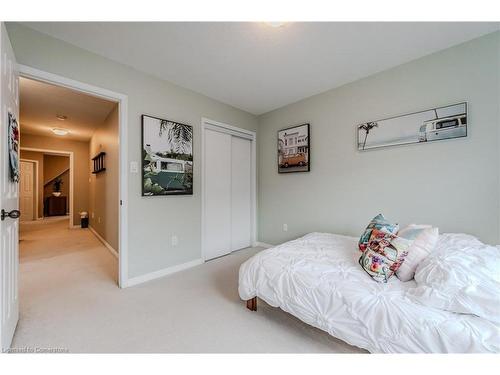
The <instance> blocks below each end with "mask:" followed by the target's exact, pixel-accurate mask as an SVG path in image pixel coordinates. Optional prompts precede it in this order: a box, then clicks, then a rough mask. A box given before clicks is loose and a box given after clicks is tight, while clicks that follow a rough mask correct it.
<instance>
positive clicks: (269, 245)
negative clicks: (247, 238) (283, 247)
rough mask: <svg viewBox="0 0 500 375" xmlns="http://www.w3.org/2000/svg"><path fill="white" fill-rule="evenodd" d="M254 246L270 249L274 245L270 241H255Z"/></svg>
mask: <svg viewBox="0 0 500 375" xmlns="http://www.w3.org/2000/svg"><path fill="white" fill-rule="evenodd" d="M253 246H254V247H265V248H266V249H269V248H270V247H274V245H271V244H268V243H265V242H258V241H257V242H255V243H254V245H253Z"/></svg>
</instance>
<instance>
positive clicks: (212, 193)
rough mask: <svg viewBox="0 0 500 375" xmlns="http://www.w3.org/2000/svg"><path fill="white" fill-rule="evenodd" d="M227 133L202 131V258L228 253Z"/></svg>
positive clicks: (229, 137) (228, 177)
mask: <svg viewBox="0 0 500 375" xmlns="http://www.w3.org/2000/svg"><path fill="white" fill-rule="evenodd" d="M231 138H232V137H231V135H229V134H225V133H220V132H217V131H213V130H208V129H207V130H206V132H205V158H204V163H205V166H204V170H205V197H204V198H205V244H204V245H205V249H204V252H205V259H207V260H208V259H212V258H216V257H219V256H222V255H225V254H228V253H230V252H231Z"/></svg>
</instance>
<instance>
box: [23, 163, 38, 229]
mask: <svg viewBox="0 0 500 375" xmlns="http://www.w3.org/2000/svg"><path fill="white" fill-rule="evenodd" d="M19 161H26V162H29V163H33V164H34V165H35V207H36V210H35V212H34V213H33V214H34V216H35V218H34V219H33V220H40V219H41V218H40V216H38V187H39V186H38V173H39V170H38V160H31V159H19Z"/></svg>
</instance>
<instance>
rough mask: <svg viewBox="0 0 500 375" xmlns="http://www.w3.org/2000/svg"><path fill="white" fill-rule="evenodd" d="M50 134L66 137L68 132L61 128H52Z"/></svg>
mask: <svg viewBox="0 0 500 375" xmlns="http://www.w3.org/2000/svg"><path fill="white" fill-rule="evenodd" d="M52 133H54V134H55V135H66V134H68V133H69V130H68V129H62V128H53V129H52Z"/></svg>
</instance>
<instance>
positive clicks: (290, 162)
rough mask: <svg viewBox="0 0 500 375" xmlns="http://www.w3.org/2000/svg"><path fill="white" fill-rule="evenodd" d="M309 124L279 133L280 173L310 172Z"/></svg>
mask: <svg viewBox="0 0 500 375" xmlns="http://www.w3.org/2000/svg"><path fill="white" fill-rule="evenodd" d="M309 142H310V134H309V124H302V125H297V126H293V127H291V128H287V129H283V130H280V131H278V172H279V173H291V172H309V171H310V166H311V157H310V143H309Z"/></svg>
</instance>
